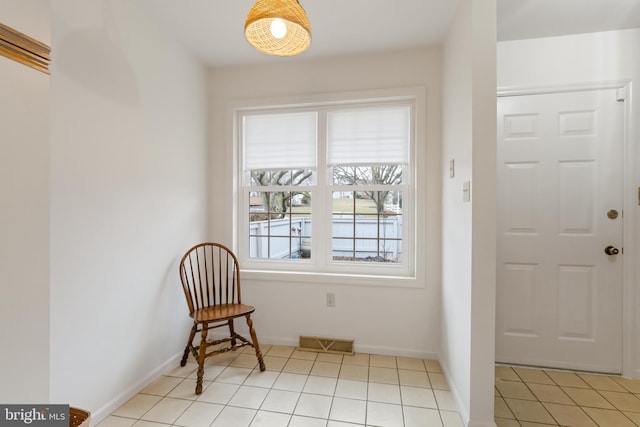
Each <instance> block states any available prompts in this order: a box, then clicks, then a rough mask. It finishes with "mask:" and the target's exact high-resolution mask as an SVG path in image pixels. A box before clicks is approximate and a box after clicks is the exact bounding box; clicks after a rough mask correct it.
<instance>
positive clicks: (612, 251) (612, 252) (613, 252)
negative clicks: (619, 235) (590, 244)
mask: <svg viewBox="0 0 640 427" xmlns="http://www.w3.org/2000/svg"><path fill="white" fill-rule="evenodd" d="M604 253H605V254H607V255H618V253H620V251H619V250H618V248H615V247H613V246H607V247H606V248H604Z"/></svg>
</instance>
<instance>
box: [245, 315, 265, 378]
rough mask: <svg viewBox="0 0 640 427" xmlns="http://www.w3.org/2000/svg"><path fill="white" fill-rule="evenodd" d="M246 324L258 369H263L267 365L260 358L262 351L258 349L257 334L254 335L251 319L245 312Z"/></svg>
mask: <svg viewBox="0 0 640 427" xmlns="http://www.w3.org/2000/svg"><path fill="white" fill-rule="evenodd" d="M246 318H247V325H248V326H249V333H250V334H251V341H252V342H253V348H255V350H256V357H257V358H258V363H259V365H260V370H261V371H264V370H265V369H267V367H266V366H265V364H264V360H263V359H262V352H261V351H260V344H259V343H258V336H257V335H256V330H255V329H253V320H251V315H250V314H247V315H246Z"/></svg>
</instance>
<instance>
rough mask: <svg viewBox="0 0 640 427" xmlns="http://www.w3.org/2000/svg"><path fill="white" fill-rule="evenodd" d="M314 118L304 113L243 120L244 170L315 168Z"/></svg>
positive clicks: (245, 117)
mask: <svg viewBox="0 0 640 427" xmlns="http://www.w3.org/2000/svg"><path fill="white" fill-rule="evenodd" d="M316 115H317V113H315V112H303V113H285V114H267V115H247V116H244V118H243V147H244V170H245V171H251V170H266V169H304V168H314V167H315V166H316V145H317V144H316V142H317V137H316V135H317V132H316V128H317V117H316Z"/></svg>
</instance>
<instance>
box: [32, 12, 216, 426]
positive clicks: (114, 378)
mask: <svg viewBox="0 0 640 427" xmlns="http://www.w3.org/2000/svg"><path fill="white" fill-rule="evenodd" d="M52 19H53V21H52V33H53V37H52V42H53V66H52V75H51V103H50V108H51V120H52V125H51V276H52V285H51V401H53V402H61V403H70V404H71V405H74V406H79V407H82V408H86V409H88V410H90V411H92V412H93V419H94V422H97V421H99V420H100V419H101V418H103V417H104V416H106V415H108V414H109V413H110V412H111V411H113V410H114V409H115V408H117V407H118V406H119V405H120V404H121V403H123V401H124V400H126V399H127V398H129V397H131V395H133V394H135V393H137V392H138V391H139V390H140V389H141V388H142V387H143V386H145V385H146V384H147V383H148V382H149V381H151V380H152V379H153V378H154V377H155V376H156V375H159V374H160V373H161V372H162V371H163V370H164V369H165V368H166V367H167V366H168V365H172V364H174V363H175V364H177V359H176V356H177V355H178V354H180V353H181V351H182V349H183V348H184V345H185V343H186V338H187V336H188V331H189V318H188V316H187V307H186V304H185V301H184V296H183V294H182V290H181V288H180V285H179V279H178V275H177V270H178V261H179V257H180V256H181V255H182V254H183V253H184V251H185V250H186V249H188V247H190V246H191V245H193V244H195V243H197V242H199V241H201V240H203V239H204V237H205V236H206V218H207V212H206V209H207V205H206V197H207V194H206V169H207V164H206V162H207V142H208V141H207V126H208V125H207V76H206V71H205V69H204V68H203V67H202V66H201V65H199V64H198V63H197V62H196V61H194V60H193V59H192V58H191V57H190V56H189V55H188V54H186V52H185V51H184V50H183V49H182V48H181V47H180V46H178V45H177V44H176V43H174V42H172V41H171V40H170V39H168V38H167V37H165V36H164V35H163V34H162V33H161V32H160V31H159V30H158V29H157V28H156V27H155V26H154V25H152V24H150V22H148V21H147V20H146V19H145V17H144V14H142V13H140V12H139V11H138V10H137V9H136V6H135V5H134V4H133V3H132V2H130V1H129V0H101V1H91V2H86V1H84V0H64V1H56V2H52ZM43 326H45V327H46V323H45V324H44V325H43ZM20 374H22V372H20Z"/></svg>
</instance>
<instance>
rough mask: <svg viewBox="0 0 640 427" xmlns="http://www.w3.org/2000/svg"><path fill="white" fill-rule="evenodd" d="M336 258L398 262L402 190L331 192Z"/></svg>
mask: <svg viewBox="0 0 640 427" xmlns="http://www.w3.org/2000/svg"><path fill="white" fill-rule="evenodd" d="M333 210H334V211H333V224H332V251H333V259H334V260H335V261H373V262H399V261H400V260H401V258H400V256H401V254H402V192H401V191H373V192H356V191H354V192H338V191H335V192H333Z"/></svg>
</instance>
